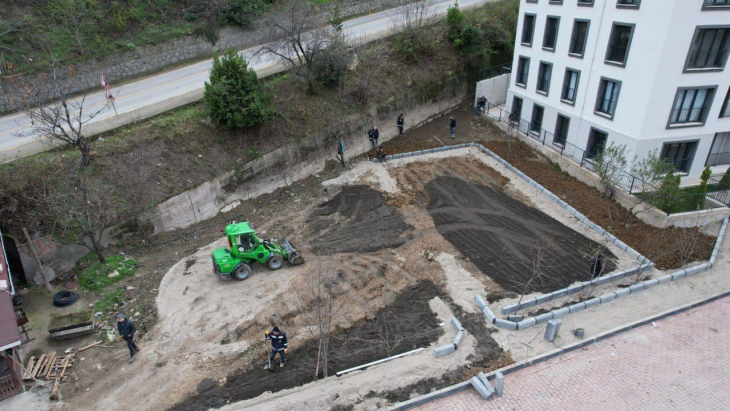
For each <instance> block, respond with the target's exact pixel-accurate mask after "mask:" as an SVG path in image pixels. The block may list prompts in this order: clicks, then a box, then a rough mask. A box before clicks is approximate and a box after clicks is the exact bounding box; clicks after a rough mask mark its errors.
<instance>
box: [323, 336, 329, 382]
mask: <svg viewBox="0 0 730 411" xmlns="http://www.w3.org/2000/svg"><path fill="white" fill-rule="evenodd" d="M329 348H330V347H329V341H328V338H325V339H324V341H322V375H324V378H327V377H328V376H329V374H328V370H327V363H328V361H327V351H329Z"/></svg>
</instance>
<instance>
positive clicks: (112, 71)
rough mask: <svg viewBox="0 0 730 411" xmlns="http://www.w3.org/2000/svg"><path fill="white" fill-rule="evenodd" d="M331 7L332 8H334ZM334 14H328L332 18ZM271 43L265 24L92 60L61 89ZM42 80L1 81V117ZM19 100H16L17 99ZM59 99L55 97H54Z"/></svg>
mask: <svg viewBox="0 0 730 411" xmlns="http://www.w3.org/2000/svg"><path fill="white" fill-rule="evenodd" d="M408 2H409V0H379V1H369V2H368V1H362V0H343V1H342V2H341V4H342V6H341V9H340V13H341V15H343V16H356V15H360V14H363V13H371V12H374V11H377V10H383V9H386V8H390V7H396V6H398V5H401V4H405V3H408ZM330 7H331V6H330ZM330 12H331V11H330V10H329V9H327V10H326V11H325V13H326V15H327V16H328V15H329V13H330ZM267 40H269V39H268V37H267V34H266V30H264V28H263V24H262V23H261V22H257V23H256V24H254V27H252V28H251V29H250V30H242V29H240V28H235V27H227V28H224V29H222V30H221V31H220V38H219V40H218V42H217V43H216V44H211V43H210V42H208V41H207V40H205V39H203V38H199V37H194V36H187V37H182V38H178V39H174V40H170V41H167V42H165V43H161V44H157V45H149V46H142V47H139V48H137V49H135V50H132V51H128V52H124V53H120V54H116V55H113V56H109V57H107V58H105V59H104V60H90V61H87V62H84V63H81V64H79V65H77V66H76V67H73V69H71V68H69V67H66V68H64V69H62V70H60V72H59V73H58V75H59V76H60V79H61V80H60V83H61V87H62V88H63V89H64V90H65V92H66V93H67V94H74V93H81V92H84V91H88V90H93V89H98V91H99V92H101V87H100V84H99V81H100V79H99V75H100V74H101V73H103V74H104V75H105V76H106V78H107V80H108V81H109V82H110V84H111V85H112V87H113V88H114V87H115V86H119V83H120V82H121V81H122V80H125V79H129V78H133V77H135V76H140V75H145V74H152V73H155V72H157V71H160V70H162V69H165V68H169V67H171V66H175V65H181V64H184V63H189V62H192V61H196V60H201V59H207V58H211V57H212V56H213V54H214V53H215V52H218V51H225V50H228V49H234V50H243V49H247V48H250V47H253V46H256V45H259V44H263V43H265V42H266V41H267ZM39 76H44V74H37V75H33V76H15V77H9V78H0V114H3V113H7V112H11V111H13V110H17V109H18V108H20V106H21V101H20V100H19V99H18V98H17V96H18V91H17V88H18V86H19V84H21V82H25V81H27V82H28V83H30V84H38V83H39V81H38V80H39V78H38V77H39ZM13 96H15V98H13ZM54 97H55V96H54Z"/></svg>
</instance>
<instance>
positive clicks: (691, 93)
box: [669, 87, 715, 127]
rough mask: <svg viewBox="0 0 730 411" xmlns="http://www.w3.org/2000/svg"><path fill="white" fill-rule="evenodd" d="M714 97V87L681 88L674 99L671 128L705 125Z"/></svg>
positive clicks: (670, 117)
mask: <svg viewBox="0 0 730 411" xmlns="http://www.w3.org/2000/svg"><path fill="white" fill-rule="evenodd" d="M714 95H715V89H714V87H703V88H680V89H679V90H678V91H677V96H676V97H675V98H674V104H673V105H672V113H671V114H670V116H669V126H670V127H671V126H677V125H704V123H705V120H706V119H707V113H708V112H709V111H710V106H711V105H712V98H713V97H714Z"/></svg>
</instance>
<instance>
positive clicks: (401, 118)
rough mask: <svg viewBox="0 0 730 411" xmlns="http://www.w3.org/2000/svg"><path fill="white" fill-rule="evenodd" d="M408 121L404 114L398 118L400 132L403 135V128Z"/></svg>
mask: <svg viewBox="0 0 730 411" xmlns="http://www.w3.org/2000/svg"><path fill="white" fill-rule="evenodd" d="M405 122H406V119H405V118H404V117H403V113H401V115H400V116H398V132H399V133H400V135H401V136H402V135H403V127H404V126H405Z"/></svg>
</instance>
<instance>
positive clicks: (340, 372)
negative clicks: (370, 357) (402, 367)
mask: <svg viewBox="0 0 730 411" xmlns="http://www.w3.org/2000/svg"><path fill="white" fill-rule="evenodd" d="M420 351H423V348H416V349H415V350H413V351H408V352H404V353H401V354H398V355H394V356H392V357H388V358H383V359H382V360H378V361H373V362H369V363H367V364H363V365H358V366H357V367H352V368H348V369H346V370H342V371H338V372H337V376H338V377H339V376H340V375H343V374H347V373H348V372H352V371H357V370H359V369H362V368H367V367H370V366H371V365H376V364H380V363H383V362H386V361H390V360H394V359H396V358H400V357H405V356H406V355H411V354H415V353H417V352H420Z"/></svg>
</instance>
